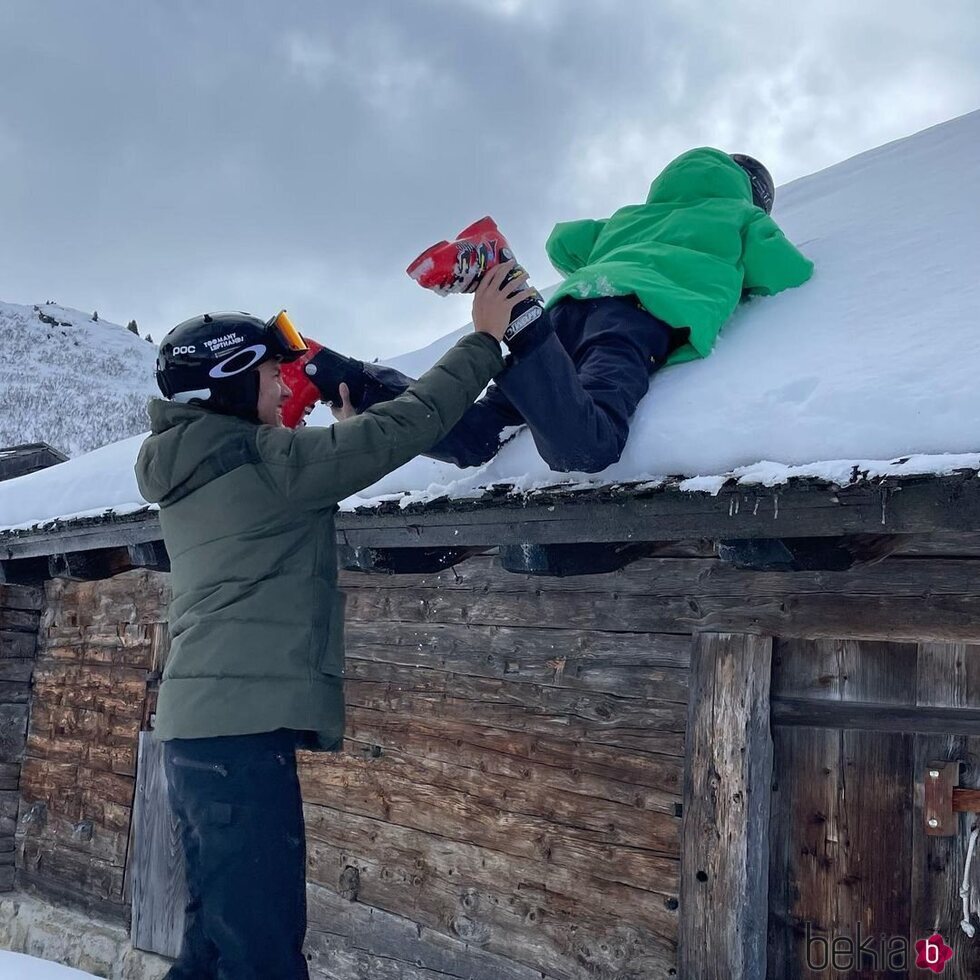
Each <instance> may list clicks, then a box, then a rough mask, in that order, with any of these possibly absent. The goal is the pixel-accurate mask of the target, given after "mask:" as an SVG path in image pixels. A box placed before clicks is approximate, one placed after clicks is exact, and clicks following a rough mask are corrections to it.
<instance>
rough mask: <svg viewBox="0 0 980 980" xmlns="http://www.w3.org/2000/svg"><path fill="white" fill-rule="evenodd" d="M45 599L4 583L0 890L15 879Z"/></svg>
mask: <svg viewBox="0 0 980 980" xmlns="http://www.w3.org/2000/svg"><path fill="white" fill-rule="evenodd" d="M42 600H43V593H42V592H41V590H40V589H33V588H26V587H23V586H17V585H0V891H8V890H9V889H11V888H12V887H13V884H14V860H15V843H14V832H15V830H16V824H17V805H18V799H19V792H18V787H19V785H20V772H21V763H22V761H23V757H24V747H25V745H26V740H27V715H28V711H29V700H30V682H31V674H32V672H33V670H34V657H35V652H36V648H37V625H38V619H39V617H40V609H41V603H42Z"/></svg>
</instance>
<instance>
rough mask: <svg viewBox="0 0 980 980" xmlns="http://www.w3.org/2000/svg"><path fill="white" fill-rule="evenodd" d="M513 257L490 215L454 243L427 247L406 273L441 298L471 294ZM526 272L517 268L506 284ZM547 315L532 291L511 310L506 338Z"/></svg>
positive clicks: (470, 227) (460, 235)
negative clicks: (496, 266)
mask: <svg viewBox="0 0 980 980" xmlns="http://www.w3.org/2000/svg"><path fill="white" fill-rule="evenodd" d="M513 257H514V253H513V252H512V251H511V249H510V246H509V245H508V244H507V239H506V238H504V236H503V235H502V234H501V233H500V229H499V228H497V224H496V222H495V221H494V220H493V218H491V217H490V216H489V215H487V217H485V218H481V219H480V220H479V221H475V222H474V223H473V224H471V225H470V226H469V227H468V228H464V229H463V230H462V231H461V232H460V233H459V236H458V237H457V238H456V240H455V241H452V242H445V241H443V242H438V243H437V244H435V245H433V246H431V247H430V248H427V249H426V250H425V251H424V252H423V253H422V254H421V255H420V256H419V257H418V258H417V259H416V260H415V261H414V262H412V264H411V265H409V267H408V269H407V270H406V271H407V272H408V274H409V275H410V276H411V277H412V278H413V279H414V280H415V281H416V282H417V283H418V284H419V285H420V286H422V287H423V288H425V289H431V290H432V291H433V292H436V293H438V294H439V295H440V296H448V295H449V294H450V293H472V292H473V290H475V289H476V287H477V286H478V285H479V283H480V280H481V279H482V278H483V276H484V275H485V274H486V273H487V272H489V271H490V270H491V269H492V268H493V267H494V266H495V265H499V264H500V263H501V262H509V261H510V260H511V259H512V258H513ZM523 271H524V270H523V269H522V268H521V267H520V266H517V265H515V266H514V269H513V271H512V272H511V273H510V274H509V275H508V276H507V279H505V280H504V281H505V282H510V280H511V279H514V278H515V277H517V276H519V275H520V274H521V273H522V272H523ZM543 312H544V301H543V300H542V299H541V294H540V293H539V292H538V291H537V290H536V289H532V292H531V295H530V296H529V297H528V298H527V299H526V300H523V301H522V302H520V303H518V304H517V306H515V307H514V309H513V310H512V311H511V315H510V326H509V327H508V328H507V333H506V334H505V335H504V340H505V341H507V342H508V343H509V342H510V341H511V340H513V338H514V337H516V336H517V334H518V333H520V332H521V330H523V329H524V328H525V327H527V326H528V325H530V324H531V323H533V322H534V321H535V320H537V319H538V317H540V316H541V314H542V313H543Z"/></svg>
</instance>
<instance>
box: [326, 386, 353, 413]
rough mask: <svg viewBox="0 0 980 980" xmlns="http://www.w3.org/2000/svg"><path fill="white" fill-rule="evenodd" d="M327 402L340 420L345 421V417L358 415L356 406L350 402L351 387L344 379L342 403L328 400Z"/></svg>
mask: <svg viewBox="0 0 980 980" xmlns="http://www.w3.org/2000/svg"><path fill="white" fill-rule="evenodd" d="M327 404H328V405H329V406H330V411H331V413H332V414H333V417H334V418H335V419H336V420H337V421H338V422H343V421H344V419H350V418H353V417H354V416H355V415H357V412H356V411H355V410H354V406H353V405H351V403H350V388H348V387H347V385H346V384H345V383H344V382H343V381H341V382H340V404H339V405H337V404H336V403H335V402H327Z"/></svg>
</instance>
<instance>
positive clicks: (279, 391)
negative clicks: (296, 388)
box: [258, 361, 290, 426]
mask: <svg viewBox="0 0 980 980" xmlns="http://www.w3.org/2000/svg"><path fill="white" fill-rule="evenodd" d="M258 372H259V403H258V416H259V421H260V422H261V423H262V424H263V425H279V426H281V425H282V406H283V404H284V403H285V401H286V399H287V398H289V395H290V391H289V389H288V388H287V387H286V385H285V384H284V383H283V380H282V374H281V371H280V365H279V362H278V361H265V362H264V363H262V364H260V365H259V366H258Z"/></svg>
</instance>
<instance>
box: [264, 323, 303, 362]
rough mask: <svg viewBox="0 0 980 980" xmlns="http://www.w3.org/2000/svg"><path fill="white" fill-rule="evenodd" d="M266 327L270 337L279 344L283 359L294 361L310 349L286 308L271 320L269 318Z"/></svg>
mask: <svg viewBox="0 0 980 980" xmlns="http://www.w3.org/2000/svg"><path fill="white" fill-rule="evenodd" d="M266 329H267V330H268V331H269V335H270V337H271V338H272V339H273V340H274V341H275V342H276V343H277V344H278V345H279V347H280V356H281V357H282V359H283V360H286V361H294V360H296V358H298V357H301V356H302V355H303V354H305V353H306V352H307V351H308V350H309V348H308V347H307V346H306V341H305V340H303V338H302V337H301V336H300V333H299V331H298V330H297V329H296V327H294V326H293V321H292V320H290V319H289V317H288V316H287V315H286V311H285V310H280V311H279V312H278V313H277V314H276V315H275V316H274V317H272V319H271V320H268V321H267V322H266Z"/></svg>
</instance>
